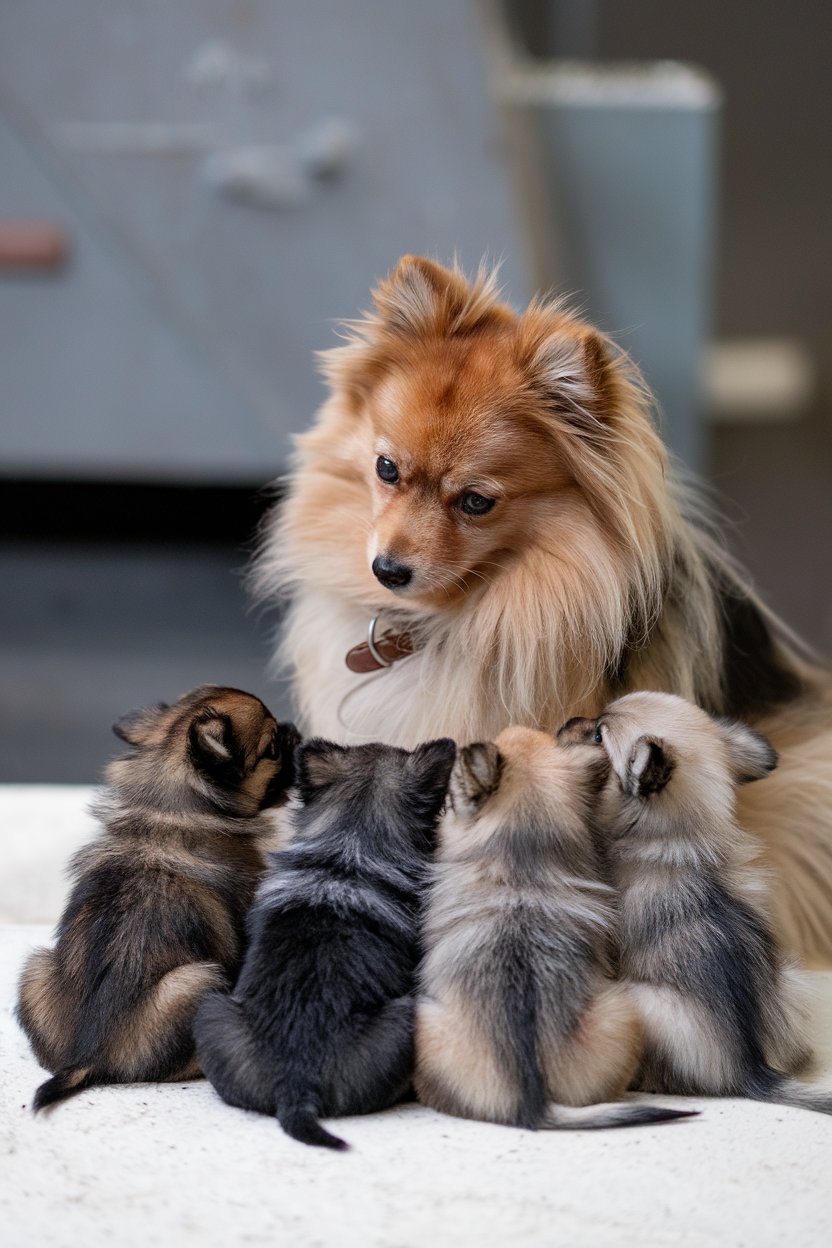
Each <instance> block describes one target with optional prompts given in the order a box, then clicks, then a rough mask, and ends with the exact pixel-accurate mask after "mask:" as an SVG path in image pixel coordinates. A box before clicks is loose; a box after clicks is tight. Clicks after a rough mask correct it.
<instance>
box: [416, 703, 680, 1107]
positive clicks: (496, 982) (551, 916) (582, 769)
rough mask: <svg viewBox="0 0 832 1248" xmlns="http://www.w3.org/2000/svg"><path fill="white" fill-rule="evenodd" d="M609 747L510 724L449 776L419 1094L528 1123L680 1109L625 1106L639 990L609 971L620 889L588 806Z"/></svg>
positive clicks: (430, 929)
mask: <svg viewBox="0 0 832 1248" xmlns="http://www.w3.org/2000/svg"><path fill="white" fill-rule="evenodd" d="M607 773H608V765H607V762H606V759H605V758H604V756H603V754H602V753H601V752H600V751H598V750H595V749H592V748H589V747H586V748H580V749H574V750H562V749H559V748H558V747H557V745H556V744H555V741H554V739H553V738H552V737H550V736H548V735H546V734H545V733H542V732H536V731H533V730H532V729H527V728H518V727H513V728H507V729H506V730H505V731H504V732H502V733H500V735H499V736H498V737H497V739H496V741H495V742H493V743H489V744H483V745H472V746H469V747H467V748H466V749H464V750H462V751H461V752H460V754H459V756H458V759H457V762H456V764H455V766H454V770H453V772H452V774H451V782H450V791H449V809H448V811H447V812H446V814H445V817H444V819H443V822H442V825H441V828H440V838H439V850H438V855H437V863H436V868H435V879H434V885H433V889H432V893H431V898H430V901H429V905H428V913H427V919H426V924H425V931H424V942H425V950H426V952H425V957H424V961H423V964H422V968H421V987H420V998H419V1001H418V1004H417V1017H416V1075H415V1086H416V1090H417V1093H418V1096H419V1099H420V1100H422V1101H424V1102H425V1104H427V1105H431V1106H432V1107H433V1108H434V1109H438V1110H441V1111H443V1112H445V1113H450V1114H456V1115H458V1116H461V1117H466V1118H479V1119H484V1120H486V1121H489V1122H500V1123H507V1124H511V1125H514V1126H522V1127H529V1128H533V1129H534V1128H540V1127H548V1128H581V1127H618V1126H629V1125H635V1124H637V1123H646V1122H658V1121H662V1120H664V1119H670V1118H677V1117H684V1116H685V1115H684V1114H682V1113H680V1112H678V1111H676V1110H672V1109H665V1108H662V1107H660V1106H657V1105H648V1104H640V1103H634V1102H622V1103H618V1104H597V1103H596V1102H599V1101H604V1100H608V1099H611V1098H615V1097H618V1096H619V1095H620V1094H621V1093H622V1092H623V1091H624V1090H625V1089H626V1088H627V1087H628V1085H629V1083H630V1081H631V1079H632V1077H633V1075H634V1074H635V1072H636V1069H637V1068H638V1065H639V1061H640V1059H641V1025H640V1022H639V1016H638V1013H637V1011H636V1009H635V1007H634V1005H633V1003H632V1002H631V1001H630V999H629V990H628V989H627V988H626V987H623V986H621V985H619V984H615V983H613V981H612V979H611V975H610V954H611V948H610V946H611V938H612V936H613V932H614V914H613V910H612V905H611V902H612V891H611V890H610V889H609V888H608V887H607V886H605V885H604V884H602V883H600V874H601V867H600V863H599V861H598V857H597V854H596V850H595V848H594V844H593V838H592V834H591V827H590V812H591V810H592V807H593V804H594V802H595V799H596V797H597V794H598V791H599V789H600V787H601V786H602V785H603V783H604V781H605V779H606V776H607Z"/></svg>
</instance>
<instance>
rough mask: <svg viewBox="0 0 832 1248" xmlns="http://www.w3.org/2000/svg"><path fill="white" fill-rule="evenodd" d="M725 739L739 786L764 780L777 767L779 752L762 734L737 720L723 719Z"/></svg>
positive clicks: (721, 723) (721, 722)
mask: <svg viewBox="0 0 832 1248" xmlns="http://www.w3.org/2000/svg"><path fill="white" fill-rule="evenodd" d="M719 726H720V728H721V729H722V735H723V739H724V740H725V743H726V745H727V746H728V757H729V758H730V760H731V767H732V769H733V773H734V779H735V780H736V782H737V784H749V783H750V782H751V781H752V780H762V779H763V778H764V777H765V776H767V775H768V774H769V772H772V771H774V768H775V767H776V766H777V761H778V759H777V751H776V750H775V748H774V746H773V745H772V744H771V742H770V741H769V740H768V738H767V737H764V736H763V734H762V733H761V732H757V731H756V729H754V728H750V727H749V726H748V724H743V723H741V722H740V721H739V720H736V719H721V720H719Z"/></svg>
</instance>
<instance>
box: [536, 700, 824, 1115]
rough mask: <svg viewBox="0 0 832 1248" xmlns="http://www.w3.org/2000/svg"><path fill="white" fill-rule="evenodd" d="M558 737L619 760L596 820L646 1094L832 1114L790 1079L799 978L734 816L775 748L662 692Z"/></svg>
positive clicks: (800, 1012) (622, 704) (798, 1052)
mask: <svg viewBox="0 0 832 1248" xmlns="http://www.w3.org/2000/svg"><path fill="white" fill-rule="evenodd" d="M559 737H560V740H561V742H562V743H563V744H568V743H569V742H570V741H578V742H584V741H587V740H592V741H594V742H596V743H597V744H599V745H601V746H602V747H603V751H604V753H605V755H606V757H607V758H608V759H609V761H610V763H611V765H612V771H611V775H610V779H609V782H608V784H607V785H606V787H605V789H604V792H603V794H602V796H601V801H600V803H599V819H600V823H601V827H602V830H603V833H604V835H605V837H606V839H607V843H608V852H609V861H610V866H611V870H612V876H613V879H614V882H615V885H616V888H617V889H618V893H619V898H620V908H621V975H622V977H623V978H624V979H625V980H627V981H629V982H630V983H631V984H632V985H633V991H634V993H635V999H636V1001H637V1002H638V1006H639V1010H640V1013H641V1015H642V1018H643V1020H644V1027H645V1057H644V1063H643V1066H642V1070H641V1072H640V1076H639V1084H640V1086H641V1087H644V1088H646V1089H649V1090H652V1091H662V1092H678V1093H691V1094H697V1093H698V1094H702V1095H706V1096H745V1097H751V1098H753V1099H755V1100H761V1101H774V1102H776V1103H778V1104H781V1105H798V1106H803V1107H805V1108H807V1109H816V1110H820V1111H822V1112H823V1113H832V1094H830V1093H822V1092H818V1091H817V1090H815V1089H812V1088H811V1087H809V1086H806V1085H803V1084H799V1083H796V1082H794V1081H793V1080H791V1079H788V1078H786V1074H793V1073H795V1072H797V1071H798V1070H800V1069H801V1068H802V1067H803V1066H804V1065H805V1064H806V1062H807V1061H808V1058H809V1053H808V1050H807V1047H806V1044H805V1041H804V1039H803V1035H802V1027H803V1023H804V1017H805V1011H804V1006H803V1003H802V981H801V978H800V976H799V975H798V973H797V972H796V971H795V970H794V969H793V968H792V967H791V966H789V965H788V964H787V963H786V962H785V961H784V958H783V956H782V954H781V952H780V949H779V948H778V945H777V943H776V940H775V937H774V934H773V931H772V927H771V923H770V920H769V917H768V911H767V898H766V887H765V883H766V881H765V876H764V874H763V872H762V871H761V869H760V868H759V866H757V865H756V864H755V862H754V859H755V856H756V855H757V853H758V847H757V846H756V845H755V843H754V842H753V840H752V838H751V837H749V836H748V835H747V834H746V833H745V832H744V831H743V830H742V828H741V827H740V826H739V824H738V823H737V820H736V816H735V804H736V799H735V793H736V789H737V786H738V785H741V784H745V783H747V782H749V781H752V780H761V779H762V778H763V777H765V776H767V775H768V774H769V773H770V772H771V771H772V770H773V769H774V767H775V766H776V763H777V756H776V754H775V752H774V750H773V749H772V747H771V745H770V744H769V742H768V741H767V740H766V739H765V738H764V737H762V736H761V735H760V734H759V733H757V732H755V731H754V730H753V729H751V728H749V727H747V726H746V725H745V724H741V723H738V722H736V721H733V720H726V719H715V718H714V717H712V716H711V715H708V714H707V713H706V712H705V711H703V710H700V709H699V708H698V707H695V706H693V705H692V704H691V703H689V702H686V701H684V700H683V699H681V698H678V697H674V696H673V695H671V694H665V693H632V694H629V695H627V696H626V697H623V698H620V699H618V700H617V701H615V702H613V703H612V704H611V705H610V706H608V707H607V708H606V709H605V710H604V712H603V713H602V715H601V717H600V718H599V719H598V720H573V721H572V722H571V723H569V724H566V725H565V726H564V728H563V729H562V730H561V732H560V734H559ZM575 748H578V749H580V752H581V754H583V753H584V752H585V746H584V745H583V744H580V745H578V746H577V747H575ZM567 752H568V751H567Z"/></svg>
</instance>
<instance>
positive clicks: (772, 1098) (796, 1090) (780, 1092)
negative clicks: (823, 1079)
mask: <svg viewBox="0 0 832 1248" xmlns="http://www.w3.org/2000/svg"><path fill="white" fill-rule="evenodd" d="M745 1094H746V1096H748V1097H749V1099H750V1100H752V1101H768V1102H769V1104H772V1105H789V1106H791V1107H792V1108H794V1109H813V1110H815V1112H816V1113H819V1114H832V1092H827V1091H824V1090H823V1089H821V1088H813V1087H812V1085H811V1084H809V1083H800V1082H798V1080H797V1079H787V1078H786V1076H785V1075H781V1074H779V1073H778V1072H777V1071H776V1070H772V1069H771V1068H770V1067H769V1066H761V1067H760V1068H759V1069H758V1070H757V1071H756V1072H755V1074H754V1077H753V1079H752V1080H751V1082H750V1083H749V1086H748V1087H747V1088H746V1089H745Z"/></svg>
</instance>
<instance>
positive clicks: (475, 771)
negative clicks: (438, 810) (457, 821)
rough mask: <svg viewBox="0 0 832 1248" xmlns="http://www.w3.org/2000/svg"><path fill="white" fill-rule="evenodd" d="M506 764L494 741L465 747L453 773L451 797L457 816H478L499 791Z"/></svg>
mask: <svg viewBox="0 0 832 1248" xmlns="http://www.w3.org/2000/svg"><path fill="white" fill-rule="evenodd" d="M504 765H505V760H504V758H503V756H502V754H501V753H500V751H499V750H498V749H497V746H496V745H495V744H494V742H493V741H482V742H477V743H476V744H475V745H466V746H465V748H464V749H463V750H460V751H459V754H458V756H457V760H456V766H455V767H454V769H453V771H452V772H451V781H450V796H451V802H452V804H453V808H454V810H455V811H456V812H457V814H461V813H463V812H467V813H469V814H471V815H474V814H476V813H477V811H479V810H480V808H481V807H482V806H483V805H484V803H485V802H486V801H487V800H488V798H489V797H491V795H492V794H493V793H496V792H497V789H498V788H499V787H500V779H501V777H502V774H503V767H504Z"/></svg>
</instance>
